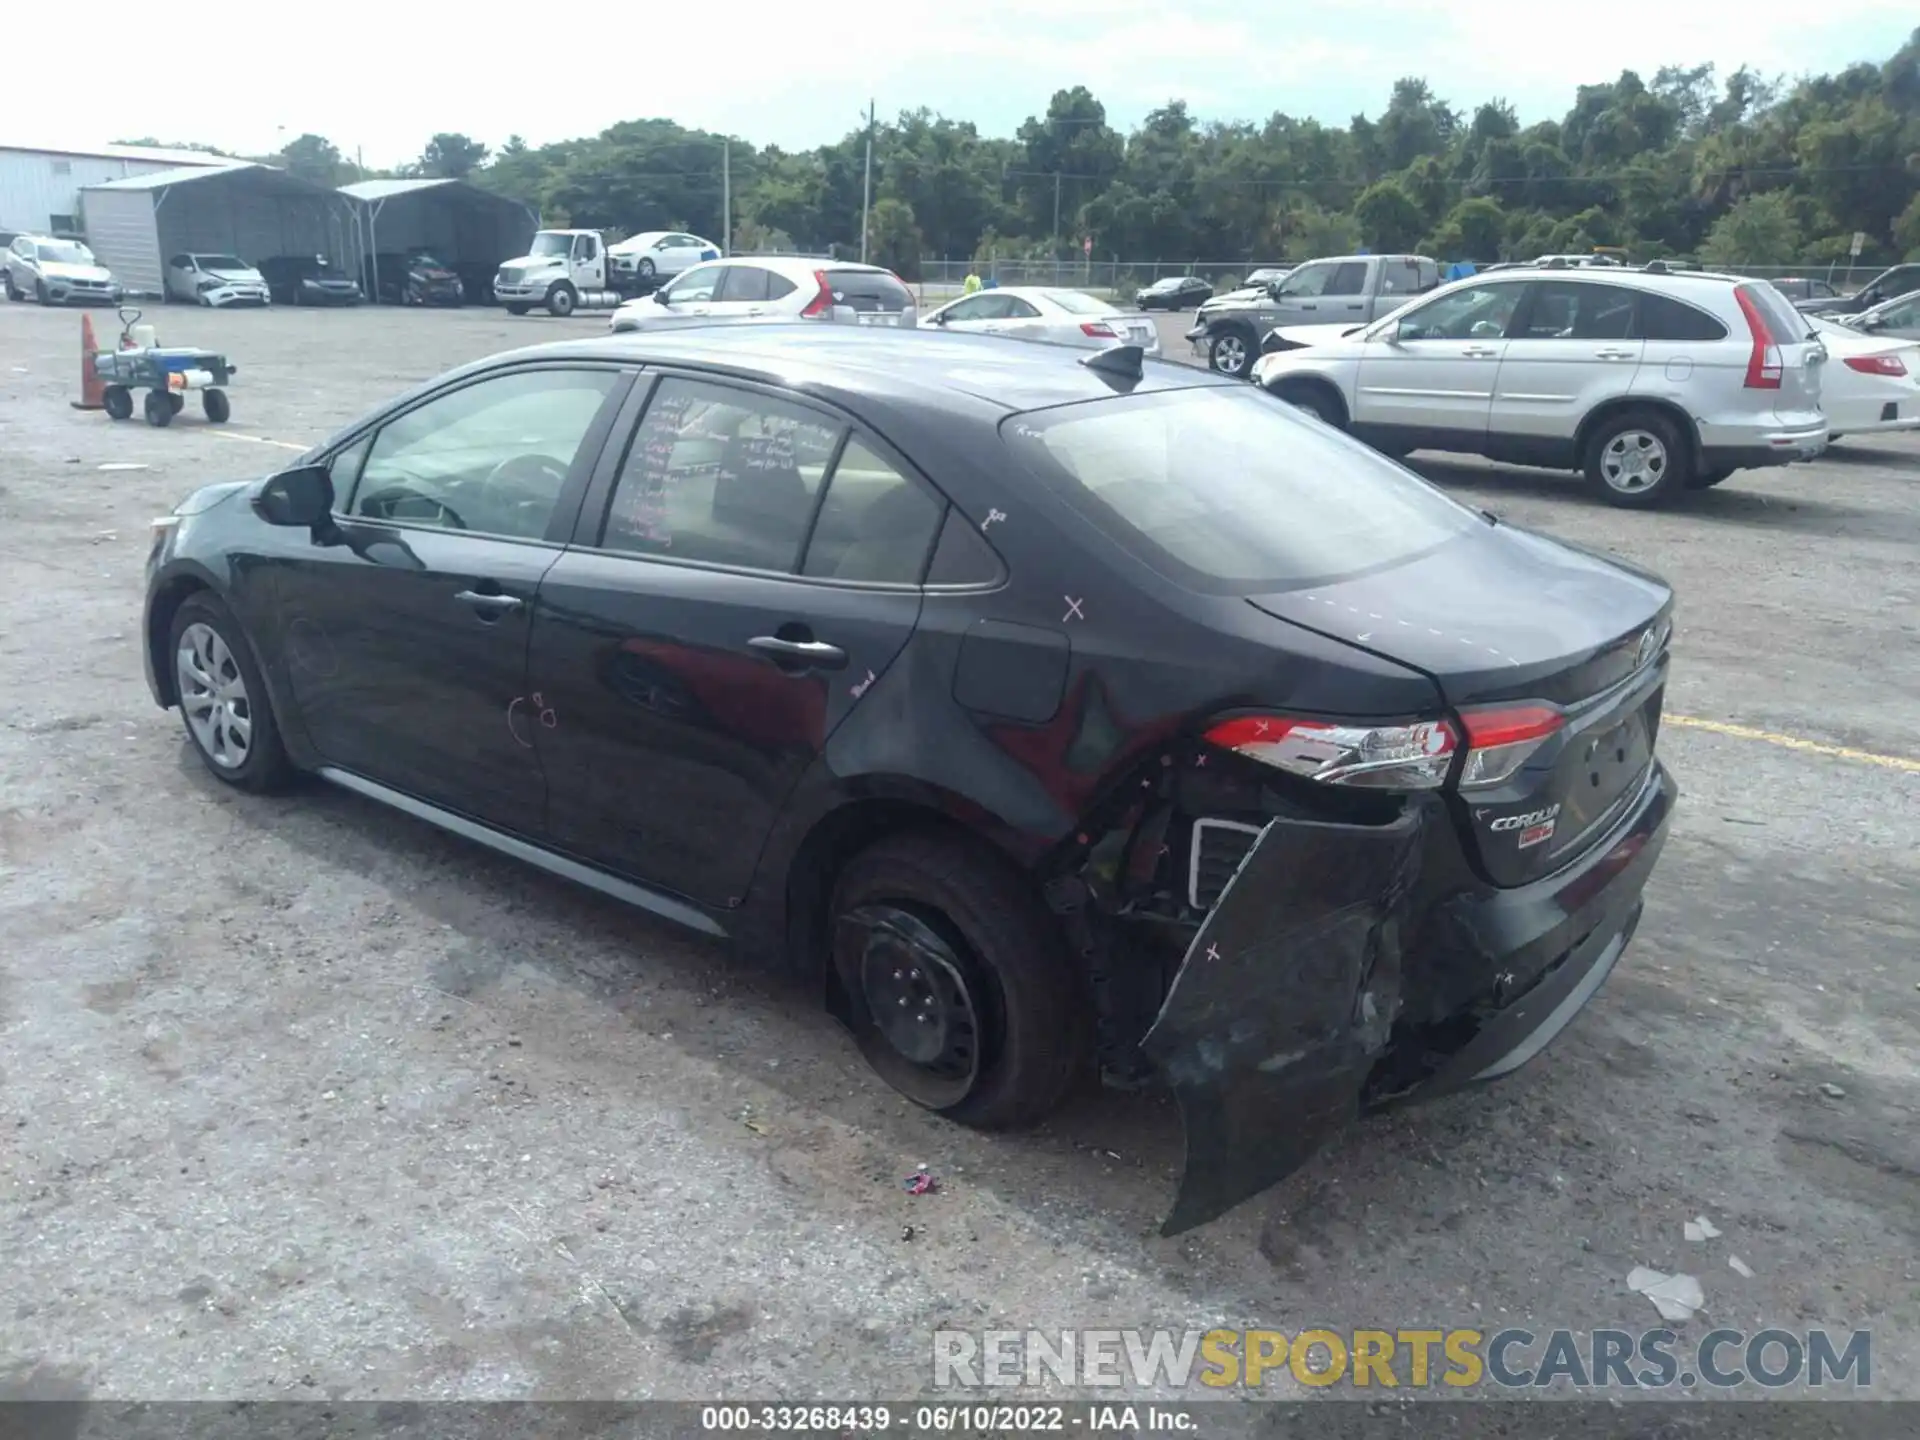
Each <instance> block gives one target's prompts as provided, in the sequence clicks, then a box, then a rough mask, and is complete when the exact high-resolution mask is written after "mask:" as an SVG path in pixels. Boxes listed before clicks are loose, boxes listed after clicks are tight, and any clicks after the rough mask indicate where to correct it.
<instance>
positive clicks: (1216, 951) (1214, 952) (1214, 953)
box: [1207, 945, 1220, 960]
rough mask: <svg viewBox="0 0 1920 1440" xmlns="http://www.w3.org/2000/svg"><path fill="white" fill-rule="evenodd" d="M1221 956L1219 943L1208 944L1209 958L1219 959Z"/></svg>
mask: <svg viewBox="0 0 1920 1440" xmlns="http://www.w3.org/2000/svg"><path fill="white" fill-rule="evenodd" d="M1219 958H1220V947H1219V946H1218V945H1209V946H1207V959H1209V960H1218V959H1219Z"/></svg>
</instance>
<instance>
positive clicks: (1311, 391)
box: [1274, 385, 1347, 430]
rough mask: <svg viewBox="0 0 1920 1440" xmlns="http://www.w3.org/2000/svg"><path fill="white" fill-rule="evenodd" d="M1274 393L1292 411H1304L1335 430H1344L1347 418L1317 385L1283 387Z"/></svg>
mask: <svg viewBox="0 0 1920 1440" xmlns="http://www.w3.org/2000/svg"><path fill="white" fill-rule="evenodd" d="M1274 393H1275V394H1276V395H1278V396H1279V397H1280V398H1281V399H1282V400H1284V401H1286V402H1287V403H1288V404H1289V405H1291V406H1293V408H1294V409H1296V410H1304V411H1306V412H1307V414H1309V415H1311V416H1313V418H1314V419H1316V420H1319V421H1321V422H1323V423H1324V424H1327V425H1331V426H1333V428H1334V429H1336V430H1344V429H1345V428H1346V424H1347V417H1346V416H1345V415H1344V414H1343V413H1342V412H1341V410H1340V407H1339V405H1337V404H1336V403H1335V402H1334V399H1333V397H1332V396H1331V395H1329V394H1327V392H1326V391H1325V390H1323V389H1321V388H1320V386H1318V385H1284V386H1282V387H1281V388H1280V389H1278V390H1276V391H1274Z"/></svg>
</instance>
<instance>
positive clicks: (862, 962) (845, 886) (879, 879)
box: [829, 833, 1093, 1130]
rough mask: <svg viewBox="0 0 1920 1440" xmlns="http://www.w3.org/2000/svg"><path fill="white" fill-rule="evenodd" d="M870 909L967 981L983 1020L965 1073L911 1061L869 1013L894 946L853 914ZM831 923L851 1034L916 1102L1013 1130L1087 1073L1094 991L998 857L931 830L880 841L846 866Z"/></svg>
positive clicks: (1020, 880) (1028, 891)
mask: <svg viewBox="0 0 1920 1440" xmlns="http://www.w3.org/2000/svg"><path fill="white" fill-rule="evenodd" d="M876 915H884V916H887V917H894V918H896V919H898V918H899V917H905V921H906V923H908V924H911V925H913V926H916V927H919V928H918V933H920V934H921V935H923V936H926V937H931V939H932V940H933V941H937V942H939V944H940V945H941V946H943V947H944V952H943V955H942V957H941V958H942V960H943V961H945V962H951V964H952V965H953V966H954V967H955V968H954V970H951V971H948V972H947V973H946V975H945V976H944V977H939V978H944V979H945V980H947V981H948V982H949V983H950V982H951V979H952V978H953V976H954V974H955V973H956V972H957V974H958V975H959V976H960V977H961V978H963V979H964V981H965V983H966V987H967V991H968V993H969V996H970V998H971V1000H972V1002H973V1003H972V1007H971V1009H972V1012H973V1013H974V1015H975V1016H976V1017H977V1021H978V1023H977V1025H976V1026H975V1027H974V1029H973V1032H972V1048H971V1052H970V1053H971V1057H972V1059H971V1066H972V1068H971V1069H970V1070H968V1071H966V1072H965V1073H964V1074H962V1075H960V1076H953V1075H941V1074H938V1073H936V1071H935V1069H934V1068H932V1067H931V1066H929V1065H923V1064H921V1063H918V1062H916V1061H915V1060H913V1059H910V1058H909V1057H908V1056H907V1055H906V1054H905V1053H904V1052H903V1051H902V1050H901V1049H899V1048H897V1047H896V1046H895V1045H894V1044H893V1043H892V1042H890V1041H889V1040H888V1039H887V1038H886V1036H885V1035H884V1034H883V1033H882V1031H881V1029H880V1028H879V1026H878V1024H877V1023H876V1021H875V1019H874V1014H875V1012H874V1010H873V1008H872V1007H871V1006H870V1004H869V1000H868V996H869V994H870V993H872V992H874V991H875V990H876V989H878V990H879V995H878V996H877V998H876V1003H882V1002H884V1000H885V998H886V991H885V987H886V985H887V982H888V979H889V976H888V974H887V966H888V964H890V963H891V961H889V960H888V959H887V958H886V957H887V956H888V955H889V954H893V955H896V956H897V955H899V954H900V953H902V952H899V951H891V950H889V949H888V948H887V945H886V941H885V940H884V939H881V940H876V937H875V934H874V933H873V932H872V931H867V930H863V929H862V927H861V925H860V923H859V919H860V918H871V917H874V916H876ZM848 917H858V918H855V919H854V920H851V921H849V920H848ZM829 922H830V924H831V926H832V928H831V929H830V931H829V936H830V938H831V942H832V947H833V956H834V965H835V969H836V972H837V974H838V977H839V980H840V984H841V986H842V987H843V991H844V993H845V995H846V999H847V1012H848V1015H849V1018H850V1020H851V1021H852V1024H853V1031H854V1037H855V1040H856V1041H857V1042H858V1044H859V1045H860V1049H861V1052H862V1054H864V1055H865V1056H866V1058H867V1061H868V1063H869V1064H871V1065H872V1066H873V1067H874V1069H875V1071H876V1072H878V1073H879V1075H880V1077H881V1078H882V1079H884V1080H886V1081H887V1083H888V1084H890V1085H892V1086H893V1088H894V1089H896V1090H898V1091H899V1092H900V1093H901V1094H902V1095H904V1096H906V1098H907V1099H909V1100H912V1101H913V1102H914V1103H915V1104H917V1105H920V1106H922V1107H924V1108H926V1109H928V1110H932V1111H934V1112H935V1113H937V1114H940V1115H943V1116H945V1117H946V1118H948V1119H950V1120H955V1121H958V1122H959V1123H960V1124H963V1125H971V1126H975V1127H977V1128H979V1129H986V1130H1000V1129H1013V1128H1018V1127H1021V1126H1025V1125H1032V1124H1036V1123H1037V1122H1039V1121H1040V1120H1042V1119H1044V1118H1046V1116H1047V1115H1048V1114H1050V1113H1051V1112H1052V1111H1054V1110H1055V1109H1057V1108H1058V1107H1059V1105H1060V1103H1061V1101H1063V1100H1064V1099H1065V1098H1066V1097H1067V1095H1068V1093H1069V1092H1070V1091H1071V1090H1072V1089H1073V1087H1074V1085H1075V1083H1076V1082H1077V1081H1079V1080H1080V1079H1082V1078H1083V1077H1084V1076H1086V1075H1087V1074H1089V1073H1090V1068H1091V1067H1090V1061H1091V1056H1092V1049H1093V999H1092V995H1091V993H1090V990H1089V988H1088V986H1087V983H1086V982H1085V980H1084V979H1083V978H1082V976H1081V975H1080V973H1079V971H1078V968H1077V966H1076V965H1075V963H1074V960H1073V957H1072V955H1071V954H1070V952H1069V950H1068V947H1067V945H1066V943H1065V941H1064V939H1063V937H1062V936H1061V934H1060V930H1059V927H1058V926H1057V925H1055V924H1054V923H1053V919H1052V916H1051V915H1049V914H1048V912H1047V910H1046V908H1045V907H1044V906H1043V905H1042V904H1041V902H1040V899H1039V897H1038V896H1037V895H1036V894H1035V893H1034V891H1033V889H1032V887H1031V886H1030V885H1029V884H1028V883H1027V881H1026V880H1025V879H1024V877H1022V876H1021V875H1020V874H1019V873H1018V872H1017V871H1015V870H1014V869H1013V868H1012V866H1011V865H1009V864H1007V863H1006V862H1004V861H1002V860H1000V859H999V858H998V857H996V856H994V855H992V854H991V853H989V852H986V851H984V850H981V849H978V848H976V847H974V846H972V845H969V844H967V843H964V842H962V841H959V840H956V839H953V838H950V837H948V836H944V835H939V834H931V833H914V834H906V835H899V836H895V837H893V838H890V839H887V840H883V841H881V842H880V843H879V844H877V845H875V846H873V847H872V848H871V849H869V850H866V851H864V852H863V853H861V854H859V855H857V856H855V857H854V858H853V860H852V861H850V862H849V863H848V865H847V867H846V869H845V870H843V871H842V872H841V874H840V878H839V882H838V884H837V885H836V886H835V887H834V895H833V903H832V906H831V909H830V912H829ZM843 922H847V923H843ZM925 953H926V952H925V951H916V952H912V954H913V958H912V959H910V960H908V961H907V967H908V969H909V971H910V975H911V976H912V977H914V978H917V977H918V976H919V974H920V971H919V968H918V966H917V965H915V964H914V960H918V959H919V958H920V957H921V956H922V955H924V954H925ZM900 976H901V970H900V969H894V970H892V972H891V978H893V979H898V978H899V977H900ZM876 977H877V978H876ZM905 983H912V982H911V980H909V981H908V982H905ZM904 993H905V992H904V991H902V994H903V995H904ZM899 1003H901V1004H903V1005H904V1004H906V1003H907V1001H906V1000H905V999H904V998H903V999H901V1000H900V1001H899ZM945 1053H946V1052H945V1051H943V1055H944V1054H945Z"/></svg>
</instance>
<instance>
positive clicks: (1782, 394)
mask: <svg viewBox="0 0 1920 1440" xmlns="http://www.w3.org/2000/svg"><path fill="white" fill-rule="evenodd" d="M1738 289H1739V291H1740V293H1741V294H1743V295H1745V296H1747V297H1748V298H1749V299H1750V300H1752V301H1753V303H1754V305H1755V306H1756V307H1757V308H1758V309H1759V311H1760V313H1761V315H1762V316H1764V317H1765V319H1766V322H1767V329H1768V331H1769V332H1770V333H1771V335H1772V336H1773V340H1774V343H1775V344H1776V345H1778V346H1779V348H1780V386H1779V388H1778V389H1777V390H1775V391H1774V392H1773V411H1774V414H1775V415H1776V416H1779V417H1780V418H1781V419H1783V420H1786V419H1789V418H1792V419H1796V420H1797V419H1799V418H1800V417H1802V416H1805V415H1806V414H1808V413H1809V412H1816V411H1818V410H1819V409H1820V378H1821V369H1822V367H1823V366H1824V365H1825V364H1826V360H1827V349H1826V346H1825V344H1824V343H1822V341H1821V339H1820V336H1819V333H1818V332H1817V331H1816V330H1815V329H1814V328H1813V326H1812V325H1811V324H1809V323H1808V321H1807V317H1806V316H1804V315H1802V314H1801V313H1800V312H1799V311H1797V310H1795V309H1794V308H1793V306H1792V305H1791V304H1790V303H1789V302H1788V300H1787V297H1786V296H1784V295H1782V294H1781V293H1780V292H1779V291H1778V290H1776V289H1774V288H1773V286H1771V285H1767V284H1755V285H1741V286H1739V287H1738Z"/></svg>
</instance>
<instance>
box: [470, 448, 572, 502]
mask: <svg viewBox="0 0 1920 1440" xmlns="http://www.w3.org/2000/svg"><path fill="white" fill-rule="evenodd" d="M481 483H482V484H483V485H486V486H488V487H492V486H495V485H499V486H502V487H505V486H509V485H511V486H514V487H516V488H517V489H520V490H523V491H527V492H529V494H530V495H533V496H537V497H538V498H539V499H541V500H546V499H549V498H550V497H552V496H553V495H554V494H556V493H557V492H558V490H559V488H560V487H561V486H562V485H564V484H566V483H567V467H566V466H564V465H562V464H561V463H560V462H559V461H558V460H555V459H554V458H553V457H552V456H550V455H510V456H508V457H507V458H506V459H505V460H502V461H501V462H500V463H499V464H498V465H496V466H494V467H493V469H491V470H489V471H488V472H487V478H486V479H485V480H484V481H482V482H481Z"/></svg>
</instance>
